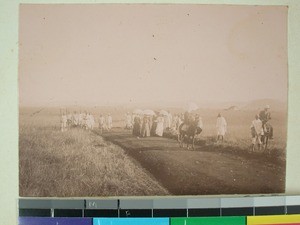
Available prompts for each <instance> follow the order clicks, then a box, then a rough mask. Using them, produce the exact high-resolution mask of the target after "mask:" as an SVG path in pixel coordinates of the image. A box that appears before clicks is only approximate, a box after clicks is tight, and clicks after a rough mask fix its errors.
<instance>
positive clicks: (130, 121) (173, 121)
mask: <svg viewBox="0 0 300 225" xmlns="http://www.w3.org/2000/svg"><path fill="white" fill-rule="evenodd" d="M269 110H270V106H269V105H266V106H265V108H264V110H262V111H260V112H259V114H257V115H255V119H254V120H253V121H252V122H251V127H250V128H251V135H252V146H254V145H255V144H256V143H258V144H259V145H261V144H262V136H263V135H264V134H266V132H267V131H268V135H269V138H270V139H272V138H273V127H272V126H271V125H270V124H269V123H268V121H269V120H270V119H271V114H270V111H269ZM192 124H193V125H194V126H196V129H197V130H196V133H197V134H200V133H201V131H202V129H203V122H202V118H201V117H200V116H199V115H198V114H192V113H189V112H185V113H182V114H175V115H174V116H172V114H171V113H170V112H168V114H159V113H158V114H156V115H151V116H150V115H141V114H132V115H130V114H129V113H127V114H126V125H125V127H126V129H132V133H133V135H134V136H136V137H149V136H160V137H161V136H163V133H164V131H166V130H168V131H171V132H172V131H174V132H176V133H178V132H179V129H188V127H189V126H190V125H192ZM226 133H227V121H226V119H225V118H224V117H223V116H222V115H221V113H219V114H218V115H217V120H216V135H217V142H223V141H224V137H225V134H226Z"/></svg>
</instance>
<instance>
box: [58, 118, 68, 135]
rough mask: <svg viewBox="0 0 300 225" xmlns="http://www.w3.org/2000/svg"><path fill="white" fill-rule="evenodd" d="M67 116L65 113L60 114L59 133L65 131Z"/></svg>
mask: <svg viewBox="0 0 300 225" xmlns="http://www.w3.org/2000/svg"><path fill="white" fill-rule="evenodd" d="M67 120H68V119H67V115H66V114H65V113H62V115H61V119H60V129H61V132H64V131H66V130H67Z"/></svg>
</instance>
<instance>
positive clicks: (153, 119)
mask: <svg viewBox="0 0 300 225" xmlns="http://www.w3.org/2000/svg"><path fill="white" fill-rule="evenodd" d="M192 120H193V121H195V120H198V121H199V122H198V123H197V124H198V126H199V128H200V127H201V129H202V126H203V124H202V120H201V117H199V116H198V115H196V117H193V116H192V114H189V116H187V113H185V114H183V113H182V114H175V115H174V116H173V115H172V114H171V113H170V112H166V111H164V112H163V113H160V112H157V113H155V114H153V115H145V114H135V113H133V114H132V115H130V114H129V113H127V114H126V119H125V123H126V125H125V128H126V129H132V134H133V135H134V136H136V137H138V138H139V137H150V136H159V137H162V136H163V134H164V132H165V131H170V132H174V133H175V132H178V130H179V127H180V126H181V125H182V124H183V123H184V122H185V124H190V123H192Z"/></svg>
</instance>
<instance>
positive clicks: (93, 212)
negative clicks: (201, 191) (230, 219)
mask: <svg viewBox="0 0 300 225" xmlns="http://www.w3.org/2000/svg"><path fill="white" fill-rule="evenodd" d="M286 214H288V215H292V214H300V196H260V197H247V196H246V197H227V198H215V197H203V198H201V197H198V198H190V199H189V198H173V199H172V198H157V199H144V198H143V199H69V200H68V199H64V200H61V199H28V198H26V199H25V198H24V199H19V216H20V217H89V218H94V217H95V218H104V217H108V218H114V217H117V218H125V217H127V218H128V217H140V218H147V217H149V218H161V217H168V218H173V217H184V218H185V217H218V216H219V217H220V216H223V217H224V216H264V215H286Z"/></svg>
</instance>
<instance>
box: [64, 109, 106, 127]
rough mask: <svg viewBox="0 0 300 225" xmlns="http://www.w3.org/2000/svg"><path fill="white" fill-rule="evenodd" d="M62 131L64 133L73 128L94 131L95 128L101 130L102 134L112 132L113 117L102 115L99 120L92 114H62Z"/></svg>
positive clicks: (75, 112)
mask: <svg viewBox="0 0 300 225" xmlns="http://www.w3.org/2000/svg"><path fill="white" fill-rule="evenodd" d="M60 124H61V131H62V132H64V131H66V130H69V129H70V128H73V127H79V128H82V129H85V130H93V129H94V128H95V127H97V124H98V128H99V129H100V132H102V131H103V130H104V129H105V130H108V131H109V130H110V129H111V128H112V116H111V115H110V114H108V115H107V116H106V117H104V116H103V115H102V114H101V115H100V117H99V118H98V120H96V119H95V117H94V116H93V115H92V114H91V113H90V112H77V111H74V112H73V113H71V112H62V113H61V121H60Z"/></svg>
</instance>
